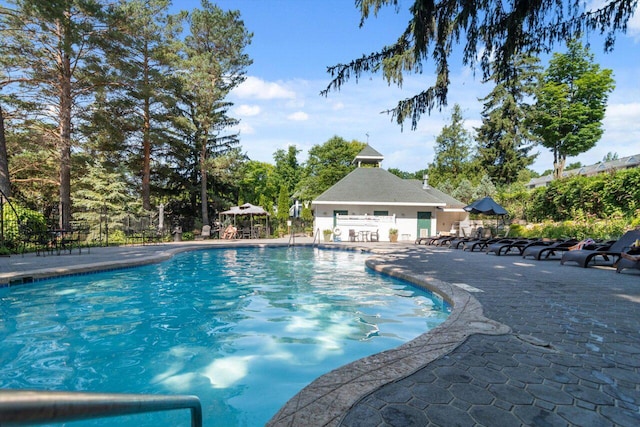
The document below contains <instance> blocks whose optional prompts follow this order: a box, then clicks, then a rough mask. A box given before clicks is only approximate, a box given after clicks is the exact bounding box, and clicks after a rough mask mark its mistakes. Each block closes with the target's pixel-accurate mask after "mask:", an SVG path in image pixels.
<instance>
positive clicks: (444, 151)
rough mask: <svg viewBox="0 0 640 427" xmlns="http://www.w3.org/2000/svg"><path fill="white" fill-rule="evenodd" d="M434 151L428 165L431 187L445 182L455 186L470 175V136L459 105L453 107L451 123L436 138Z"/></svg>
mask: <svg viewBox="0 0 640 427" xmlns="http://www.w3.org/2000/svg"><path fill="white" fill-rule="evenodd" d="M434 151H435V158H434V160H433V163H431V164H430V165H429V179H430V182H431V183H432V185H434V186H436V187H437V186H438V184H439V183H440V182H443V181H445V180H450V181H451V182H452V183H455V184H454V185H457V184H458V183H459V182H460V180H461V179H462V178H463V177H465V176H466V175H468V174H470V173H471V171H472V168H473V164H472V159H471V151H472V145H471V135H470V134H469V131H467V130H466V129H465V128H464V118H463V117H462V109H461V108H460V105H458V104H455V105H454V106H453V111H452V112H451V123H450V124H448V125H445V126H444V127H443V128H442V131H441V132H440V135H438V136H437V137H436V146H435V147H434Z"/></svg>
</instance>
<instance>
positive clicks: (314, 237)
mask: <svg viewBox="0 0 640 427" xmlns="http://www.w3.org/2000/svg"><path fill="white" fill-rule="evenodd" d="M319 236H320V229H319V228H318V229H316V232H315V233H314V234H313V242H311V247H314V246H318V244H319V243H320V237H319ZM316 239H318V241H317V242H316Z"/></svg>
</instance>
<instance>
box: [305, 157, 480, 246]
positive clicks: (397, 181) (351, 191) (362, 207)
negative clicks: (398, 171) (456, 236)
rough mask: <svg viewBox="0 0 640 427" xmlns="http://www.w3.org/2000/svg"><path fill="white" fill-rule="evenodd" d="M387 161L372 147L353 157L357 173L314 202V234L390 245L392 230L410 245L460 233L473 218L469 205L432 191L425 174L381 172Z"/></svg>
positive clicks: (350, 174)
mask: <svg viewBox="0 0 640 427" xmlns="http://www.w3.org/2000/svg"><path fill="white" fill-rule="evenodd" d="M383 159H384V157H383V156H382V154H380V153H379V152H377V151H376V150H374V149H373V148H372V147H370V146H369V145H367V146H366V147H365V148H364V149H363V150H362V151H361V152H360V153H359V154H358V155H357V156H356V157H355V159H354V163H355V164H356V165H357V167H356V169H354V170H353V171H352V172H351V173H349V174H348V175H347V176H345V177H344V178H343V179H341V180H340V181H338V182H337V183H336V184H335V185H333V186H332V187H331V188H329V189H328V190H327V191H325V192H324V193H322V194H321V195H320V196H318V197H317V198H316V199H315V200H313V201H312V209H313V211H314V216H315V224H314V230H319V231H320V233H323V232H324V230H332V236H333V239H334V240H343V241H346V240H349V239H350V236H351V240H353V236H354V235H355V236H356V238H357V239H358V240H369V239H371V237H372V236H374V239H375V237H378V239H379V240H380V241H389V240H390V239H389V230H391V229H395V230H397V234H398V240H405V241H412V240H415V239H416V238H418V237H429V236H434V235H436V234H438V233H440V234H442V233H456V232H458V231H459V227H460V223H463V222H464V221H466V220H468V213H467V212H465V211H464V209H463V207H464V206H465V205H464V203H462V202H460V201H458V200H456V199H454V198H453V197H451V196H450V195H448V194H445V193H443V192H442V191H439V190H437V189H435V188H432V187H430V186H429V183H428V179H427V177H426V176H425V177H424V178H423V180H422V181H420V180H417V179H402V178H399V177H398V176H396V175H394V174H392V173H391V172H389V171H387V170H385V169H382V168H381V167H380V164H381V162H382V160H383ZM376 232H377V233H376ZM376 235H377V236H376Z"/></svg>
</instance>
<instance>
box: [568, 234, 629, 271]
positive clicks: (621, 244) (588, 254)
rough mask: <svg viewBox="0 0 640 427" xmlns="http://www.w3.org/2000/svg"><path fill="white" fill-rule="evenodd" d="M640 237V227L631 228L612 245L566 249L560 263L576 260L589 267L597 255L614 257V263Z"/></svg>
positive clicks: (606, 258)
mask: <svg viewBox="0 0 640 427" xmlns="http://www.w3.org/2000/svg"><path fill="white" fill-rule="evenodd" d="M639 239H640V228H636V229H635V230H630V231H627V232H626V233H624V235H623V236H622V237H620V238H619V239H618V240H616V241H615V242H614V243H612V244H610V245H604V246H600V247H596V248H595V249H578V250H574V251H566V252H565V253H564V254H562V259H561V260H560V264H562V265H564V263H565V262H569V261H572V262H576V263H578V265H579V266H581V267H584V268H587V267H588V266H589V264H590V263H591V262H594V263H595V260H596V258H597V257H602V258H603V259H604V261H609V257H611V258H612V259H613V262H612V264H615V262H616V260H617V259H618V258H620V253H622V252H626V251H627V250H628V249H629V248H630V247H631V246H632V245H633V244H634V243H635V241H636V240H639Z"/></svg>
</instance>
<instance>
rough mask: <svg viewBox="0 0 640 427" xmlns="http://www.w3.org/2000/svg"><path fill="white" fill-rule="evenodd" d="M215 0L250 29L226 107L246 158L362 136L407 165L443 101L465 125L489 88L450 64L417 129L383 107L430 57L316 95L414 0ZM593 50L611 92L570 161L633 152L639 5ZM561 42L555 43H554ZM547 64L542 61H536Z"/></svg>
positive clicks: (431, 140)
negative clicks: (367, 14) (593, 131)
mask: <svg viewBox="0 0 640 427" xmlns="http://www.w3.org/2000/svg"><path fill="white" fill-rule="evenodd" d="M214 3H215V4H217V5H218V6H220V7H221V8H222V9H225V10H227V9H234V10H239V11H240V13H241V16H242V19H243V20H244V23H245V26H246V27H247V29H248V30H249V31H251V32H253V33H254V36H253V41H252V43H251V45H250V46H249V47H248V49H247V52H248V54H249V55H250V56H251V58H252V59H253V65H251V67H249V69H248V73H247V75H248V78H247V81H246V82H245V83H244V84H243V85H242V86H240V87H239V88H237V89H236V90H234V92H233V93H232V94H231V96H230V100H231V101H232V102H233V103H234V104H235V105H234V107H233V108H232V109H231V114H232V116H234V117H236V118H238V119H240V120H241V122H240V126H239V128H240V139H241V145H242V148H243V150H244V151H245V152H246V153H247V155H248V156H249V157H250V158H251V159H252V160H259V161H264V162H269V163H273V153H274V152H275V151H276V150H277V149H280V148H282V149H286V148H287V147H288V146H289V145H295V146H296V147H298V148H299V149H301V150H302V152H301V153H300V155H299V159H300V161H305V160H306V158H307V150H308V149H309V148H311V147H312V146H313V145H316V144H322V143H324V142H325V141H327V140H328V139H329V138H331V137H332V136H334V135H337V136H340V137H343V138H345V139H347V140H352V139H357V140H359V141H363V142H367V141H368V142H369V144H370V145H371V146H372V147H373V148H375V149H376V150H378V151H379V152H381V153H382V154H383V155H384V156H385V161H384V162H383V164H382V166H383V167H384V168H399V169H401V170H404V171H408V172H413V171H416V170H419V169H423V168H426V167H427V165H428V164H429V163H430V162H432V161H433V156H434V151H433V149H434V144H435V138H436V136H437V135H438V134H439V133H440V131H441V130H442V127H443V126H444V125H446V124H447V123H448V122H449V119H450V116H451V107H453V105H454V103H458V104H460V106H461V107H462V110H463V114H464V118H465V125H466V127H467V128H468V129H469V130H471V131H472V130H473V128H474V127H478V126H479V125H480V124H481V122H480V111H481V103H480V102H479V101H478V98H481V97H484V96H486V94H487V93H488V92H489V91H490V90H491V87H489V86H488V85H482V84H481V82H480V78H479V76H474V74H473V72H472V71H471V70H469V69H467V68H464V67H462V64H461V63H460V62H459V61H458V62H455V63H453V64H452V76H451V86H450V90H449V108H445V109H444V110H443V111H442V112H433V113H432V114H431V115H430V116H427V115H425V116H423V118H422V119H421V121H420V123H419V125H418V128H417V130H415V131H412V130H411V129H410V125H406V126H405V127H404V130H403V129H401V127H400V126H399V125H397V124H395V123H394V122H392V121H391V117H390V116H389V115H387V114H384V113H381V112H382V111H384V110H386V109H389V108H392V107H394V106H395V103H396V102H397V100H399V99H403V98H407V97H409V96H411V95H413V94H416V93H418V92H420V91H421V90H423V89H424V88H426V87H427V86H428V85H429V84H431V82H432V79H433V73H432V72H431V70H432V68H431V65H430V64H429V65H427V66H426V67H425V71H424V73H423V74H421V75H411V76H406V77H405V81H404V84H403V87H402V88H398V87H396V86H388V85H387V83H386V82H385V81H384V80H383V78H382V77H381V76H380V75H379V74H373V75H370V76H369V75H367V76H364V78H362V79H361V80H360V81H358V82H356V81H355V80H351V81H349V82H348V83H347V84H346V85H344V86H343V87H342V88H341V89H340V91H338V92H331V93H330V94H329V96H327V97H323V96H320V94H319V93H320V91H321V90H323V89H325V88H326V87H327V85H328V83H329V81H330V76H329V74H328V73H327V72H326V69H327V66H331V65H335V64H337V63H340V62H348V61H350V60H352V59H355V58H358V57H360V56H362V55H363V54H368V53H371V52H374V51H376V50H378V49H379V48H380V47H382V46H384V45H386V44H390V43H393V42H394V41H395V39H396V37H397V36H398V35H399V34H400V33H401V32H402V30H404V28H405V26H406V22H407V21H408V19H409V14H408V12H407V9H408V7H409V6H410V5H411V3H413V2H412V1H409V0H400V2H399V3H400V10H399V11H398V13H396V11H395V9H394V8H393V7H388V8H385V9H383V10H382V11H381V13H380V14H379V15H378V17H377V18H376V17H372V18H369V19H368V20H367V21H365V24H364V26H363V27H362V28H360V27H359V22H360V15H359V11H358V10H357V9H356V8H355V6H354V2H353V1H352V0H219V1H214ZM199 4H200V3H199V1H193V0H183V1H175V2H174V7H175V8H176V9H186V10H189V9H191V8H195V7H198V6H199ZM590 42H591V43H592V46H591V49H592V51H593V53H594V54H595V56H596V62H598V63H599V64H600V65H601V67H603V68H610V69H612V70H613V72H614V78H615V80H616V89H615V90H614V92H613V93H612V94H611V95H610V97H609V103H608V109H607V115H606V118H605V120H604V127H605V133H604V135H603V137H602V139H601V140H600V142H599V143H598V144H597V145H596V147H594V148H593V149H591V150H590V151H588V152H586V153H584V154H582V155H580V156H577V157H575V158H569V159H568V162H569V163H571V162H576V161H580V162H582V163H583V164H593V163H596V162H598V161H600V160H602V158H603V157H604V156H605V155H606V154H607V153H608V152H613V153H617V154H618V155H619V156H620V157H623V156H629V155H632V154H638V153H640V84H639V82H640V78H639V77H638V76H640V12H638V13H637V16H636V17H635V18H634V20H633V22H632V23H631V25H630V28H629V31H628V32H627V34H626V35H624V34H620V35H619V36H618V41H617V43H616V47H615V50H614V52H613V53H609V54H604V53H603V52H602V44H601V43H599V39H598V38H597V37H591V38H590ZM563 48H564V47H563V46H558V50H560V51H561V50H562V49H563ZM543 65H544V66H546V65H547V64H546V60H543ZM536 150H537V151H538V152H539V153H540V154H539V156H538V160H537V161H536V163H535V164H534V165H533V169H534V170H536V171H538V172H542V171H544V170H546V169H551V167H552V161H553V157H552V155H551V153H550V152H549V151H548V150H547V149H545V148H544V147H537V148H536Z"/></svg>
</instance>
